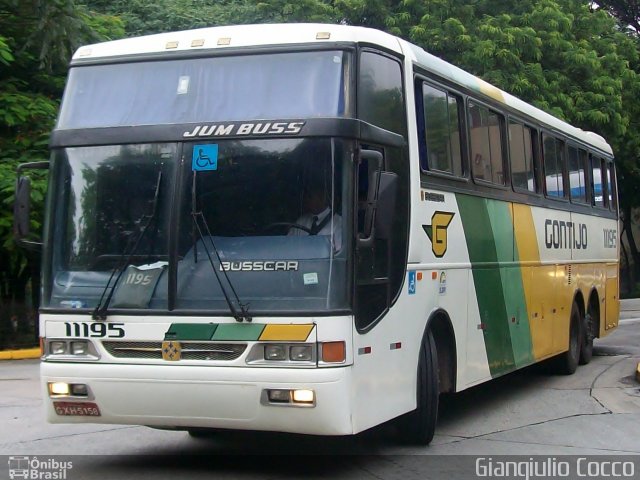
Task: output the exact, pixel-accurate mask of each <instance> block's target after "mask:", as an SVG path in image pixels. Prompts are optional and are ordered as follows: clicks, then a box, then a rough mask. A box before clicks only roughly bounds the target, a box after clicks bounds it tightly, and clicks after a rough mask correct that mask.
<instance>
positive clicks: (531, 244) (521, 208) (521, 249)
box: [513, 203, 540, 265]
mask: <svg viewBox="0 0 640 480" xmlns="http://www.w3.org/2000/svg"><path fill="white" fill-rule="evenodd" d="M513 226H514V230H515V235H516V244H517V245H518V260H519V261H520V264H521V265H522V264H523V263H524V264H525V265H531V264H534V265H537V264H539V263H540V251H539V250H538V239H537V237H536V228H535V226H534V225H533V215H532V214H531V207H530V206H528V205H521V204H518V203H514V204H513Z"/></svg>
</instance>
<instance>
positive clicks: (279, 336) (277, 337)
mask: <svg viewBox="0 0 640 480" xmlns="http://www.w3.org/2000/svg"><path fill="white" fill-rule="evenodd" d="M311 330H313V325H276V324H270V325H267V326H266V327H264V330H263V332H262V335H260V338H259V339H258V340H260V341H264V340H271V341H283V342H284V341H287V342H304V341H305V340H306V339H307V337H309V334H310V333H311Z"/></svg>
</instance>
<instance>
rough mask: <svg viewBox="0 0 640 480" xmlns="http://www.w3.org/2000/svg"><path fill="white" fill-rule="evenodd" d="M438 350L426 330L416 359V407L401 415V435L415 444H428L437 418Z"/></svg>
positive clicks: (438, 394) (431, 336) (438, 395)
mask: <svg viewBox="0 0 640 480" xmlns="http://www.w3.org/2000/svg"><path fill="white" fill-rule="evenodd" d="M438 375H439V374H438V352H437V349H436V342H435V340H434V338H433V334H432V333H431V331H427V333H426V335H425V338H424V340H423V341H422V346H421V347H420V359H419V361H418V379H417V382H418V383H417V387H418V388H417V399H416V400H417V408H416V409H415V410H414V411H413V412H411V413H409V414H407V415H406V416H405V417H403V420H404V421H403V425H402V427H403V429H402V436H403V438H404V440H406V441H407V442H409V443H412V444H415V445H428V444H429V443H430V442H431V440H432V439H433V435H434V433H435V430H436V422H437V420H438V400H439V397H440V391H439V381H438Z"/></svg>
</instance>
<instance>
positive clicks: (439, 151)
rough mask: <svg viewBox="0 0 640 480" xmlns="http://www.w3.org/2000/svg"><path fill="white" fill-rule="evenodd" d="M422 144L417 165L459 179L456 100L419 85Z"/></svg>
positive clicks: (459, 152)
mask: <svg viewBox="0 0 640 480" xmlns="http://www.w3.org/2000/svg"><path fill="white" fill-rule="evenodd" d="M422 101H423V107H424V140H423V141H424V142H425V143H426V148H425V149H423V156H422V158H421V165H422V169H423V170H435V171H439V172H445V173H450V174H452V175H456V176H459V177H461V176H462V174H463V170H462V148H461V136H460V108H459V107H460V105H461V100H460V98H458V97H456V96H455V95H452V94H450V93H449V92H446V91H444V90H440V89H438V88H435V87H432V86H431V85H428V84H426V83H423V84H422Z"/></svg>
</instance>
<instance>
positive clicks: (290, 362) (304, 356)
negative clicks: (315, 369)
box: [246, 342, 317, 367]
mask: <svg viewBox="0 0 640 480" xmlns="http://www.w3.org/2000/svg"><path fill="white" fill-rule="evenodd" d="M316 349H317V347H316V344H315V343H285V342H283V343H256V344H255V345H253V346H252V347H251V350H250V351H249V354H248V355H247V358H246V362H247V363H248V364H249V365H270V366H283V367H287V366H300V367H308V366H312V365H315V364H316V357H317V354H316V351H317V350H316Z"/></svg>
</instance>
